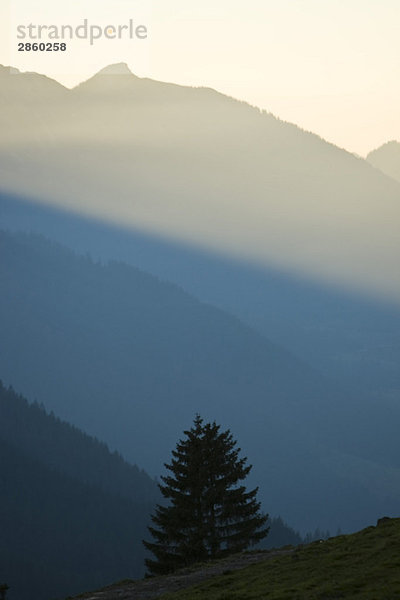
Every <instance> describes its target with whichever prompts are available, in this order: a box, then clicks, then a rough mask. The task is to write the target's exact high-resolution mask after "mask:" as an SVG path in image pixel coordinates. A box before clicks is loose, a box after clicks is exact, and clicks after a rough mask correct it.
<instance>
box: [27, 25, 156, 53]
mask: <svg viewBox="0 0 400 600" xmlns="http://www.w3.org/2000/svg"><path fill="white" fill-rule="evenodd" d="M17 38H18V39H19V40H46V39H48V40H73V39H78V40H88V41H89V42H90V45H91V46H93V44H94V43H95V42H96V41H97V40H101V39H108V40H122V39H131V40H134V39H137V40H145V39H147V38H148V29H147V27H146V25H142V24H141V25H138V24H137V23H136V22H135V21H134V19H129V21H127V23H125V24H120V25H106V26H102V25H98V24H92V23H89V20H88V19H84V20H83V21H82V23H81V24H80V25H77V26H73V25H40V24H34V23H29V25H18V26H17Z"/></svg>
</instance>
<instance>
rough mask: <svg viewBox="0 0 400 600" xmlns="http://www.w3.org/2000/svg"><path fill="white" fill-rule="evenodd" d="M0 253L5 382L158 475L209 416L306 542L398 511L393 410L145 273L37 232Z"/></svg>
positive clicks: (265, 496) (12, 238)
mask: <svg viewBox="0 0 400 600" xmlns="http://www.w3.org/2000/svg"><path fill="white" fill-rule="evenodd" d="M0 250H1V256H2V258H3V260H2V261H1V262H0V282H1V288H2V294H1V296H0V309H1V310H0V315H1V317H0V335H1V338H2V342H3V345H2V349H1V352H0V372H2V374H3V378H4V380H5V381H6V383H7V384H9V383H13V382H17V383H18V388H19V389H20V390H21V391H22V392H23V393H24V394H25V395H29V396H30V397H37V398H38V399H40V401H42V402H43V403H44V404H45V406H46V408H47V409H48V410H54V411H55V412H56V414H57V415H59V416H60V417H62V418H63V419H66V420H68V421H69V422H72V423H73V424H75V425H77V426H79V427H81V428H83V429H84V430H85V431H87V432H89V433H90V434H91V435H95V436H96V437H98V438H99V439H101V440H104V441H106V442H107V443H108V444H109V445H110V446H111V447H112V449H117V450H118V451H120V452H122V454H123V455H124V456H125V457H127V458H128V460H131V461H137V462H139V463H140V465H141V467H144V468H145V469H146V470H147V471H148V472H150V473H151V474H152V475H157V476H159V475H161V474H162V468H163V467H162V465H163V463H164V462H165V461H166V460H167V459H168V456H169V455H170V452H171V450H172V449H173V448H174V447H175V444H176V441H177V440H178V439H179V436H180V435H181V432H182V431H183V430H184V429H185V428H186V427H187V425H188V423H190V422H191V421H192V419H193V415H194V414H195V413H196V412H199V411H201V414H202V415H203V416H204V418H206V419H209V420H214V419H215V420H216V421H217V422H218V423H220V424H221V425H222V426H223V427H226V428H228V427H229V428H231V429H232V432H233V434H234V436H235V438H237V439H238V440H239V443H240V445H241V447H242V448H243V451H244V453H245V455H247V456H248V457H249V462H250V463H251V464H253V465H254V469H253V472H252V477H253V479H252V481H251V482H250V484H251V485H252V484H253V483H254V484H255V485H259V486H260V498H261V499H262V501H263V505H264V506H265V510H266V512H269V513H270V514H272V515H279V514H280V515H282V517H283V518H284V519H285V521H288V522H289V523H290V524H291V525H292V526H293V527H295V528H296V529H301V530H302V532H303V533H304V532H305V531H307V530H310V529H315V528H316V527H317V526H320V527H323V528H324V529H330V530H331V531H336V529H337V527H338V526H340V527H342V529H345V528H346V529H347V528H350V529H351V528H352V529H355V528H357V527H358V526H360V525H361V526H362V525H363V524H365V523H368V522H369V521H370V520H371V519H374V518H375V516H376V514H379V513H382V512H386V513H389V514H392V512H393V511H394V510H395V508H396V506H397V505H398V498H399V496H400V489H399V484H398V480H399V478H398V469H399V465H398V452H397V427H396V423H397V422H398V420H397V417H396V412H395V409H391V407H385V406H379V410H377V409H376V408H375V407H374V405H373V404H371V403H368V402H367V401H366V400H364V401H363V402H361V400H359V399H358V398H355V399H351V397H350V396H349V395H348V394H345V393H344V392H342V391H341V390H338V389H335V387H334V386H333V385H332V384H331V383H330V382H329V381H327V380H326V379H324V378H323V377H322V376H321V375H319V374H318V373H317V372H315V371H314V370H313V369H311V368H310V367H308V366H307V365H306V364H305V363H303V362H302V361H300V360H298V359H297V358H296V357H294V356H293V355H291V354H290V353H289V352H287V351H285V350H284V349H282V348H281V347H279V346H277V345H275V344H273V343H271V342H269V341H268V340H267V339H265V338H263V337H262V336H260V335H258V334H257V333H256V332H254V331H253V330H251V329H250V328H248V327H246V326H245V325H243V324H242V323H241V322H240V321H239V320H237V319H236V318H234V317H232V316H230V315H229V314H227V313H224V312H223V311H221V310H219V309H216V308H213V307H212V306H209V305H205V304H202V303H200V302H198V301H197V300H195V299H194V298H193V297H191V296H189V295H188V294H186V293H184V292H183V291H182V290H181V289H179V288H178V287H176V286H173V285H171V284H168V283H163V282H160V281H159V280H157V279H156V278H154V277H152V276H150V275H148V274H146V273H143V272H141V271H139V270H138V269H134V268H132V267H128V266H127V265H124V264H121V263H110V264H109V265H103V264H101V263H95V262H93V261H92V260H91V259H90V258H88V257H82V256H76V255H74V254H73V253H72V252H71V251H69V250H67V249H65V248H63V247H60V246H58V245H57V244H55V243H52V242H49V241H48V240H45V239H44V238H40V237H38V236H33V235H32V236H27V235H22V234H20V235H16V234H14V235H13V234H7V233H4V232H3V233H2V234H1V235H0ZM361 405H362V417H361V418H360V406H361ZM171 415H174V418H173V419H172V418H171ZM371 435H373V436H374V443H373V444H372V443H371ZM378 482H379V483H378ZM294 489H295V490H296V494H295V496H293V490H294Z"/></svg>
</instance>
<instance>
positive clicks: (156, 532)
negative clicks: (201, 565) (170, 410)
mask: <svg viewBox="0 0 400 600" xmlns="http://www.w3.org/2000/svg"><path fill="white" fill-rule="evenodd" d="M184 433H185V435H186V438H185V439H183V440H180V441H179V442H178V444H177V446H176V449H175V450H173V451H172V460H171V463H170V464H166V465H165V467H166V468H167V470H168V471H169V472H170V474H169V475H167V476H163V477H161V479H162V481H163V484H164V485H162V484H160V485H159V487H160V490H161V492H162V494H163V496H164V498H165V499H166V501H167V503H166V504H165V505H158V506H157V508H156V511H155V514H154V515H153V516H152V522H153V524H154V527H149V531H150V533H151V535H152V537H153V541H151V542H147V541H145V542H143V543H144V545H145V546H146V548H147V549H148V550H150V551H151V552H152V554H154V556H155V559H156V560H151V559H148V560H146V566H147V568H148V570H149V574H151V575H158V574H165V573H170V572H172V571H174V570H176V569H178V568H180V567H184V566H188V565H191V564H193V563H195V562H200V561H205V560H210V559H214V558H220V557H223V556H226V555H227V554H231V553H235V552H240V551H242V550H245V549H246V548H248V547H249V546H251V545H253V544H256V543H257V542H258V541H259V540H261V539H262V538H264V537H265V536H266V535H267V533H268V529H269V528H267V527H264V526H265V523H266V521H267V519H268V515H262V514H261V513H260V503H259V502H257V499H256V495H257V492H258V488H255V489H254V490H252V491H250V492H247V491H246V488H245V486H244V485H242V484H241V483H240V482H242V481H243V480H244V479H245V478H246V477H247V475H248V474H249V472H250V470H251V465H249V466H246V462H247V459H246V458H239V453H240V451H241V450H240V448H236V441H235V440H234V439H233V437H232V435H231V433H230V431H229V430H227V431H225V432H222V433H221V432H220V426H219V425H216V423H215V422H214V423H206V424H205V425H204V424H203V420H202V419H201V417H200V416H198V415H197V416H196V418H195V420H194V424H193V426H192V428H191V429H190V430H189V431H185V432H184Z"/></svg>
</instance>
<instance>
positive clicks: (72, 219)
mask: <svg viewBox="0 0 400 600" xmlns="http://www.w3.org/2000/svg"><path fill="white" fill-rule="evenodd" d="M0 222H1V223H2V224H3V226H4V227H6V228H9V229H11V230H14V231H19V230H21V231H27V232H36V233H40V234H44V235H46V236H49V237H51V238H52V239H54V240H57V241H59V242H61V243H63V244H65V245H67V246H69V247H71V248H73V249H74V250H75V251H76V252H78V253H80V254H89V255H92V256H93V257H94V258H100V259H101V260H103V261H105V262H107V261H108V260H111V259H118V260H121V261H123V262H126V263H128V264H131V265H133V266H135V267H139V268H141V269H143V270H145V271H147V272H149V273H152V274H153V275H155V276H157V277H159V278H161V279H167V280H169V281H171V282H174V283H177V284H178V285H179V286H181V287H182V288H184V289H185V290H186V291H188V292H190V293H191V294H193V295H195V296H196V297H197V298H199V299H200V300H202V301H203V302H207V303H210V304H213V305H215V306H218V307H220V308H222V309H223V310H225V311H229V312H230V313H233V314H235V315H236V316H238V317H239V318H240V319H241V320H242V321H244V322H246V323H247V324H249V325H251V326H252V327H253V328H255V329H256V330H257V331H258V332H260V333H262V334H263V335H266V336H267V337H268V338H269V339H271V340H273V341H275V342H276V343H278V344H280V345H283V346H284V347H286V348H288V349H290V350H291V351H292V352H294V353H295V354H296V355H298V356H299V357H301V358H302V359H304V360H305V361H307V362H308V363H310V364H312V365H313V366H314V367H315V368H317V369H318V370H321V371H323V372H324V373H325V374H326V375H327V376H329V378H330V379H332V380H335V381H337V382H340V383H342V384H343V385H345V386H346V388H349V387H351V388H352V389H353V390H354V395H359V396H362V397H365V396H367V395H368V396H371V395H373V396H374V397H375V399H376V401H377V402H380V403H382V402H383V401H389V402H390V403H392V400H391V399H392V398H393V397H394V395H395V394H396V393H397V392H396V390H400V371H399V369H398V364H399V362H400V345H399V344H398V341H397V340H398V336H399V332H400V310H399V308H397V307H396V306H392V305H390V304H388V303H385V302H379V301H374V300H372V299H370V298H365V297H364V296H362V295H361V294H355V293H353V294H352V293H346V292H345V291H344V290H338V289H335V288H334V287H330V286H327V285H322V284H317V283H315V282H312V281H310V280H307V279H305V278H301V277H298V276H297V277H296V276H293V275H290V274H289V273H287V272H285V271H279V270H277V269H274V268H271V267H270V268H260V267H256V266H254V265H251V264H249V263H246V262H243V261H240V260H236V261H235V260H230V259H229V258H227V257H224V256H222V255H220V254H218V253H212V252H202V251H201V250H199V249H197V248H195V247H193V246H191V245H190V244H183V243H177V242H172V241H171V240H168V239H166V238H163V237H160V236H154V235H148V234H147V235H146V234H144V233H142V232H140V231H138V230H132V229H131V228H123V227H117V226H113V225H112V224H108V223H104V222H101V221H99V220H96V219H91V218H85V217H82V216H79V215H76V214H73V213H72V214H71V213H69V212H67V211H65V210H60V209H54V208H51V207H46V206H42V205H39V204H37V203H35V202H34V201H32V200H31V199H26V198H20V197H16V196H14V195H5V194H2V193H1V192H0Z"/></svg>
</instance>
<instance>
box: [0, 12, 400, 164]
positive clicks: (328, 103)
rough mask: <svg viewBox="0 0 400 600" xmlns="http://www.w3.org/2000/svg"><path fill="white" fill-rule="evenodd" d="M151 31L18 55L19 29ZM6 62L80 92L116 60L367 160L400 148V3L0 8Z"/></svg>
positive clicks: (0, 53) (1, 52)
mask: <svg viewBox="0 0 400 600" xmlns="http://www.w3.org/2000/svg"><path fill="white" fill-rule="evenodd" d="M85 18H86V19H88V22H89V23H90V24H99V25H103V26H105V25H108V24H111V25H115V26H117V25H119V24H125V23H126V22H127V21H128V20H129V19H130V18H132V19H133V21H134V23H135V24H141V23H143V24H145V25H147V26H148V30H149V37H148V39H147V40H137V39H136V40H125V41H124V40H103V41H98V42H96V43H94V44H93V46H91V45H90V44H89V42H88V41H83V40H82V41H81V40H71V41H69V42H68V47H67V51H66V52H65V53H62V54H61V53H57V54H56V53H46V52H35V53H34V52H18V51H17V43H18V41H20V40H18V39H17V32H16V27H17V25H20V24H23V25H28V24H29V23H33V24H47V25H50V24H55V25H62V24H71V25H73V26H76V25H79V24H80V23H82V21H83V19H85ZM0 23H1V25H0V63H1V64H11V65H13V66H16V67H18V68H20V69H21V70H33V71H38V72H41V73H45V74H47V75H49V76H50V77H54V78H55V79H58V80H59V81H61V82H62V83H63V84H65V85H67V86H72V85H74V84H76V83H78V82H80V81H82V80H84V79H87V78H88V77H90V76H91V75H92V74H93V73H94V72H96V71H97V70H99V69H101V68H102V67H104V66H105V65H106V64H110V63H113V62H120V61H123V62H127V63H128V64H129V66H130V68H131V70H132V71H133V72H134V73H136V74H137V75H139V76H142V77H151V78H154V79H159V80H164V81H172V82H176V83H181V84H185V85H196V86H198V85H205V86H209V87H213V88H216V89H217V90H220V91H222V92H224V93H227V94H229V95H232V96H235V97H237V98H241V99H244V100H246V101H248V102H250V103H252V104H256V105H258V106H260V107H262V108H266V109H267V110H269V111H271V112H273V113H274V114H276V115H277V116H279V117H281V118H282V119H285V120H288V121H292V122H295V123H297V124H298V125H300V126H301V127H303V128H305V129H308V130H311V131H314V132H315V133H318V134H319V135H321V136H322V137H324V138H325V139H327V140H329V141H332V142H334V143H335V144H338V145H339V146H341V147H344V148H346V149H348V150H350V151H352V152H356V153H358V154H361V155H365V154H366V153H367V152H368V151H369V150H372V149H373V148H375V147H377V146H379V145H380V144H382V143H384V142H385V141H388V140H390V139H398V140H400V111H399V107H400V77H399V75H400V35H399V27H400V0H246V1H242V0H203V1H202V2H201V3H200V2H198V1H196V2H195V1H194V0H153V1H148V0H81V1H80V2H79V3H78V2H76V3H75V2H74V3H72V2H69V3H67V2H65V0H35V2H32V0H14V1H11V0H1V4H0Z"/></svg>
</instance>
